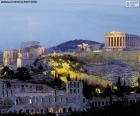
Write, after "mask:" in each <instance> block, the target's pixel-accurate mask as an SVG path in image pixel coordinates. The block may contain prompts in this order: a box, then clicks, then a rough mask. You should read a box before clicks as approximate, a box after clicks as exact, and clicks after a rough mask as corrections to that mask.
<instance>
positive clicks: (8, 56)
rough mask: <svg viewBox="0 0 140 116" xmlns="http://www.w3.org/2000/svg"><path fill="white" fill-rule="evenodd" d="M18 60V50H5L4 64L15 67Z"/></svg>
mask: <svg viewBox="0 0 140 116" xmlns="http://www.w3.org/2000/svg"><path fill="white" fill-rule="evenodd" d="M16 62H17V50H5V51H4V52H3V65H4V66H12V67H15V66H16V65H15V64H16Z"/></svg>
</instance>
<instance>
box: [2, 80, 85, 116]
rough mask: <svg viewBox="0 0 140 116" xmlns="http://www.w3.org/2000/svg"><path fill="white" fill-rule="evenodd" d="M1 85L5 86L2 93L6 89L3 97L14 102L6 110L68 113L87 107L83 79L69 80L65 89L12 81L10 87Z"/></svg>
mask: <svg viewBox="0 0 140 116" xmlns="http://www.w3.org/2000/svg"><path fill="white" fill-rule="evenodd" d="M0 85H1V86H4V87H5V89H1V90H0V92H1V93H3V91H5V94H4V95H3V96H2V99H4V98H5V97H6V98H9V99H10V100H11V101H13V102H12V103H14V104H13V105H11V107H10V108H8V109H7V110H5V112H17V113H19V112H26V113H40V114H43V113H47V112H51V113H67V112H71V111H83V110H85V108H86V99H85V98H84V96H83V90H82V89H83V85H82V82H81V81H69V82H68V83H67V85H66V90H64V91H62V90H54V89H52V88H50V87H48V86H46V85H41V84H31V83H20V82H12V83H11V87H10V88H9V89H8V88H7V87H6V85H5V84H4V85H3V84H2V83H1V84H0ZM8 90H9V91H8ZM7 91H8V92H7ZM7 93H8V94H7ZM1 111H2V110H1Z"/></svg>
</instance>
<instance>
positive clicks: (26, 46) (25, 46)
mask: <svg viewBox="0 0 140 116" xmlns="http://www.w3.org/2000/svg"><path fill="white" fill-rule="evenodd" d="M44 53H45V48H43V47H41V45H40V42H37V41H28V42H23V43H22V44H21V50H19V52H18V54H19V56H18V63H17V67H20V66H26V65H29V64H32V63H33V62H34V61H35V59H36V58H38V57H39V56H41V55H43V54H44ZM20 63H21V64H20Z"/></svg>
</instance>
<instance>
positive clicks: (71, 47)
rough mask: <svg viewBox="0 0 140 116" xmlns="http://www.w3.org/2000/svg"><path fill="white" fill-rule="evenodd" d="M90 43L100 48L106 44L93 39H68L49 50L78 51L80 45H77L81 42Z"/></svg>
mask: <svg viewBox="0 0 140 116" xmlns="http://www.w3.org/2000/svg"><path fill="white" fill-rule="evenodd" d="M82 43H85V44H88V45H90V46H92V47H94V45H96V47H97V45H98V47H99V48H102V47H103V46H104V44H102V43H98V42H96V41H91V40H71V41H67V42H64V43H61V44H59V45H57V46H55V47H52V48H49V49H48V50H50V51H55V52H60V51H61V52H73V51H77V50H78V47H77V45H79V44H82Z"/></svg>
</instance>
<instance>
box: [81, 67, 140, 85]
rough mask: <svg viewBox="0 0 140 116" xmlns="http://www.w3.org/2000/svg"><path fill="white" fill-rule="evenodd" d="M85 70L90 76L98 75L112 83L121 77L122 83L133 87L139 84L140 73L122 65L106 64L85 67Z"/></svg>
mask: <svg viewBox="0 0 140 116" xmlns="http://www.w3.org/2000/svg"><path fill="white" fill-rule="evenodd" d="M84 69H85V70H86V71H87V73H89V74H93V75H98V76H100V77H102V78H103V79H106V80H108V81H110V82H113V83H116V82H117V81H118V77H121V81H122V83H123V82H124V80H125V81H126V84H127V85H133V84H136V83H137V79H138V77H140V73H139V72H138V71H137V70H135V69H133V68H132V67H130V66H127V65H120V64H104V65H94V66H87V65H85V66H84Z"/></svg>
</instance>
